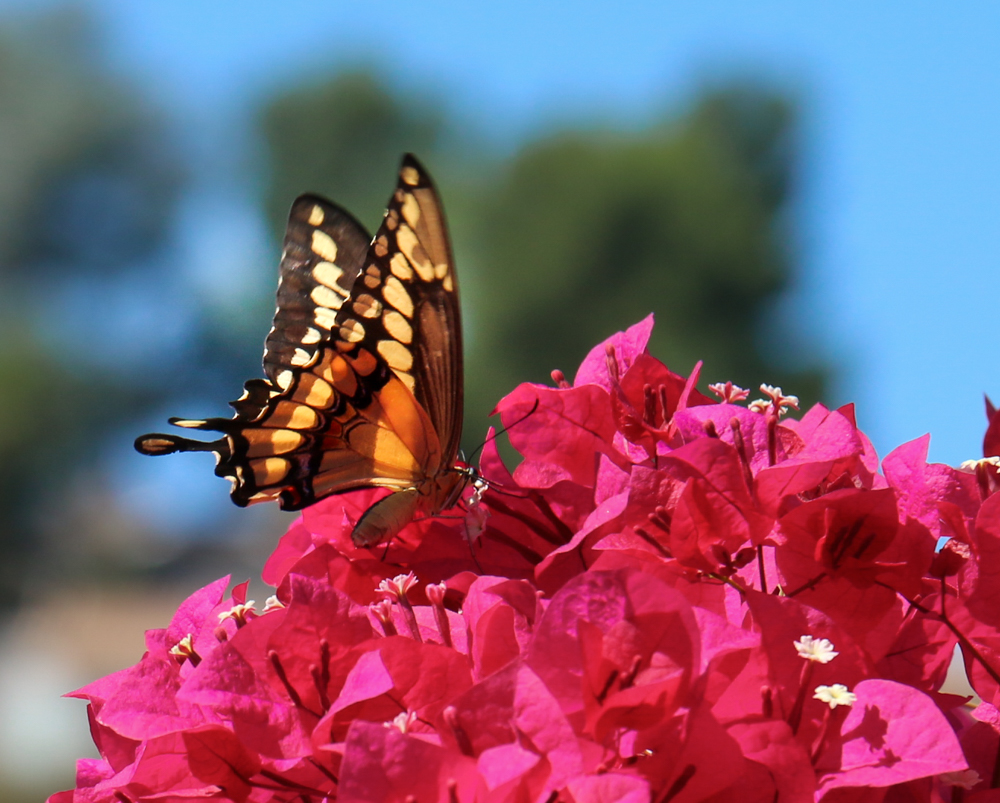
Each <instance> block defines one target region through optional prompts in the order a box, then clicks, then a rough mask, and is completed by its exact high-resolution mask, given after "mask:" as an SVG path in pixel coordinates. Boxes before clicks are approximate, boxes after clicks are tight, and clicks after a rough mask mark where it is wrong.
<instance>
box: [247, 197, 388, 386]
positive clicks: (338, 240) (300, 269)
mask: <svg viewBox="0 0 1000 803" xmlns="http://www.w3.org/2000/svg"><path fill="white" fill-rule="evenodd" d="M370 241H371V237H370V236H369V234H368V232H367V231H366V230H365V228H364V226H362V225H361V224H360V223H359V222H358V221H357V220H355V219H354V217H353V216H352V215H351V214H350V213H348V212H347V211H345V210H344V209H341V208H340V207H339V206H337V205H336V204H332V203H330V202H329V201H327V200H326V199H325V198H320V197H319V196H318V195H311V194H307V195H300V196H299V197H298V198H296V199H295V202H294V203H293V204H292V208H291V211H290V212H289V214H288V226H287V227H286V229H285V238H284V243H283V246H282V250H281V265H280V267H279V269H278V292H277V309H276V310H275V313H274V324H273V325H272V327H271V331H270V332H269V333H268V335H267V340H266V341H265V344H264V373H265V374H267V376H268V377H269V378H270V379H271V381H272V382H274V383H276V384H277V385H278V386H279V387H280V386H281V383H282V382H284V381H286V380H287V378H288V374H287V373H285V372H286V371H288V370H289V369H295V368H298V367H301V366H304V365H308V364H309V363H310V362H312V360H313V359H314V357H315V355H316V351H317V349H318V348H319V345H320V344H321V343H322V342H323V341H325V340H327V339H328V338H329V335H330V329H331V328H332V327H333V325H334V319H335V317H336V314H337V310H339V309H340V308H341V307H342V306H343V304H344V301H346V300H347V298H348V296H349V294H350V290H351V287H352V286H353V285H354V280H355V279H356V278H357V275H358V273H359V272H360V271H361V268H362V266H363V263H364V259H365V254H366V253H367V251H368V245H369V243H370Z"/></svg>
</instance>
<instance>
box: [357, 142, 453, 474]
mask: <svg viewBox="0 0 1000 803" xmlns="http://www.w3.org/2000/svg"><path fill="white" fill-rule="evenodd" d="M351 301H352V303H351V304H348V305H345V306H344V307H343V308H342V309H341V311H340V313H339V314H338V316H337V318H338V323H339V324H340V329H339V331H338V334H339V335H340V336H341V337H343V338H345V339H350V338H351V337H356V336H357V335H356V333H355V329H356V328H357V327H358V326H360V327H361V328H362V330H363V338H364V344H365V346H366V347H367V348H368V349H370V350H374V352H375V353H377V354H378V356H379V357H381V358H382V359H383V360H385V362H386V363H387V364H388V365H389V367H390V368H392V370H393V372H394V373H395V374H396V376H398V377H399V379H400V380H401V381H402V382H403V384H404V385H405V386H406V387H407V388H408V389H409V390H410V391H411V392H412V393H413V395H414V396H415V397H416V400H417V401H418V402H419V404H420V406H421V407H422V408H423V409H424V410H426V412H427V415H428V416H429V417H430V421H431V424H432V425H433V428H434V431H435V432H436V434H437V436H438V439H439V441H440V447H441V463H442V464H443V465H445V466H451V465H452V464H453V463H454V462H455V459H456V457H457V455H458V447H459V441H460V440H461V436H462V403H463V398H462V388H463V380H462V326H461V318H460V314H459V304H458V284H457V280H456V277H455V271H454V263H453V260H452V255H451V247H450V245H449V242H448V233H447V229H446V227H445V221H444V215H443V213H442V210H441V203H440V200H439V198H438V195H437V192H436V190H435V189H434V185H433V184H432V183H431V180H430V178H429V177H428V175H427V173H426V171H425V170H424V169H423V168H422V167H421V166H420V164H419V162H417V160H416V159H414V158H413V157H412V156H407V157H406V158H405V159H404V160H403V165H402V168H401V169H400V174H399V182H398V184H397V186H396V191H395V193H394V194H393V196H392V199H391V200H390V202H389V207H388V209H387V210H386V215H385V219H384V220H383V222H382V226H381V227H380V228H379V230H378V232H376V234H375V239H374V241H373V242H372V246H371V248H370V249H369V252H368V257H367V259H366V262H365V267H364V269H363V270H362V272H361V275H360V276H359V278H358V280H357V285H356V288H355V292H354V293H352V298H351Z"/></svg>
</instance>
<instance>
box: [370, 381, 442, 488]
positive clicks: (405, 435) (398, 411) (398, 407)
mask: <svg viewBox="0 0 1000 803" xmlns="http://www.w3.org/2000/svg"><path fill="white" fill-rule="evenodd" d="M375 396H376V398H377V399H378V402H379V404H380V405H381V407H382V411H381V418H382V419H383V420H384V421H385V423H386V424H387V425H388V426H389V427H390V428H391V429H392V430H393V431H394V432H395V433H396V434H397V435H398V436H399V439H400V440H401V441H402V442H403V443H404V444H405V445H406V448H407V449H408V450H409V451H410V453H411V454H412V455H413V456H414V457H415V458H416V460H417V462H418V463H419V465H420V467H421V469H422V471H423V473H425V474H434V473H436V472H437V470H438V469H439V468H440V466H441V443H440V441H439V440H438V437H437V434H436V433H435V432H434V426H433V425H432V424H431V421H430V419H429V418H428V417H427V413H425V412H424V410H423V408H421V407H420V405H419V404H418V403H417V400H416V399H415V398H414V397H413V394H412V393H411V392H410V391H409V390H408V389H407V387H406V386H405V385H404V384H403V383H402V382H400V380H399V377H397V376H395V375H393V376H392V377H391V378H390V379H389V381H388V382H386V384H385V386H384V387H383V388H382V389H381V390H380V391H379V392H378V393H376V394H375Z"/></svg>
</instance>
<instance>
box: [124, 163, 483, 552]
mask: <svg viewBox="0 0 1000 803" xmlns="http://www.w3.org/2000/svg"><path fill="white" fill-rule="evenodd" d="M264 371H265V373H266V374H267V376H268V379H266V380H264V379H254V380H250V381H249V382H247V383H246V385H245V391H244V394H243V396H242V397H241V398H240V399H238V400H237V401H235V402H232V407H233V408H234V409H235V411H236V414H235V415H234V416H233V418H230V419H224V418H213V419H207V420H190V419H171V420H170V421H171V423H172V424H175V425H177V426H181V427H185V428H189V429H201V430H211V431H215V432H221V433H222V437H221V438H219V439H218V440H215V441H209V442H205V441H196V440H191V439H188V438H183V437H179V436H174V435H159V434H151V435H144V436H142V437H140V438H138V439H137V440H136V448H137V449H138V450H139V451H140V452H142V453H143V454H152V455H157V454H168V453H171V452H176V451H211V452H214V453H215V455H216V471H215V473H216V474H217V475H219V476H224V477H227V478H228V479H229V480H230V481H231V482H232V485H233V487H232V492H231V495H232V499H233V501H234V502H235V503H236V504H237V505H241V506H245V505H248V504H254V503H256V502H262V501H268V500H277V501H278V503H279V504H280V505H281V507H282V508H283V509H285V510H298V509H301V508H303V507H306V506H307V505H310V504H312V503H313V502H316V501H318V500H319V499H322V498H324V497H326V496H329V495H331V494H338V493H344V492H347V491H350V490H354V489H358V488H372V487H384V488H389V489H392V490H394V491H395V492H396V493H394V494H391V495H390V496H389V497H386V498H385V499H383V500H380V501H379V502H378V503H376V504H375V505H374V506H373V507H372V508H371V509H369V511H368V512H366V513H365V514H364V516H362V518H361V520H359V522H358V524H357V526H356V528H355V531H354V532H353V533H352V537H353V539H354V541H355V543H356V544H358V545H360V546H369V545H373V544H376V543H379V542H381V541H384V540H388V539H389V538H391V537H393V536H394V535H396V534H397V533H398V532H399V531H400V529H402V527H404V526H405V525H406V524H407V523H408V522H409V521H410V520H411V519H412V518H414V517H415V516H418V515H435V514H437V513H439V512H440V511H442V510H445V509H447V508H449V507H452V506H454V505H455V504H456V503H457V502H458V500H459V498H460V496H461V494H462V491H463V490H464V489H465V488H466V487H467V486H468V484H469V483H470V482H472V481H473V480H474V476H473V472H471V470H470V469H468V468H467V467H464V466H461V465H459V464H457V459H458V448H459V440H460V438H461V426H462V397H463V393H462V340H461V321H460V315H459V305H458V286H457V280H456V278H455V275H454V267H453V261H452V257H451V249H450V245H449V243H448V236H447V230H446V228H445V223H444V216H443V213H442V211H441V206H440V201H439V199H438V196H437V193H436V191H435V190H434V187H433V184H432V183H431V181H430V179H429V177H428V176H427V173H426V171H425V170H424V169H423V168H422V167H421V166H420V164H419V163H418V162H417V161H416V159H414V158H413V157H412V156H407V157H405V158H404V160H403V164H402V167H401V168H400V173H399V180H398V183H397V187H396V191H395V193H394V194H393V196H392V198H391V199H390V202H389V206H388V209H387V210H386V214H385V218H384V220H383V222H382V225H381V226H380V228H379V230H378V232H376V234H375V237H374V238H371V239H369V238H368V235H367V233H366V232H365V231H364V228H363V227H362V226H361V224H360V223H358V222H357V221H356V220H354V218H353V217H351V216H350V215H349V214H348V213H347V212H345V211H344V210H342V209H341V208H340V207H337V206H336V205H334V204H331V203H330V202H329V201H326V200H325V199H323V198H320V197H319V196H315V195H303V196H300V197H299V198H298V199H296V201H295V203H294V204H293V205H292V210H291V213H290V215H289V222H288V228H287V230H286V235H285V247H284V250H283V253H282V260H281V268H280V281H279V285H278V293H277V310H276V312H275V316H274V325H273V327H272V329H271V332H270V333H269V334H268V337H267V341H266V345H265V352H264Z"/></svg>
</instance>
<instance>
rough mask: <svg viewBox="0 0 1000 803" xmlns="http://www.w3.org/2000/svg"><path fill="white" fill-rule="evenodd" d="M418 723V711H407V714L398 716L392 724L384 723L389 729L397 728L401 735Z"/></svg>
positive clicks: (393, 719)
mask: <svg viewBox="0 0 1000 803" xmlns="http://www.w3.org/2000/svg"><path fill="white" fill-rule="evenodd" d="M416 721H417V712H416V711H407V712H406V713H405V714H396V716H394V717H393V718H392V721H391V722H383V723H382V724H383V725H385V727H387V728H395V729H396V730H398V731H399V732H400V733H406V732H407V731H409V729H410V727H411V726H412V725H413V723H414V722H416Z"/></svg>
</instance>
